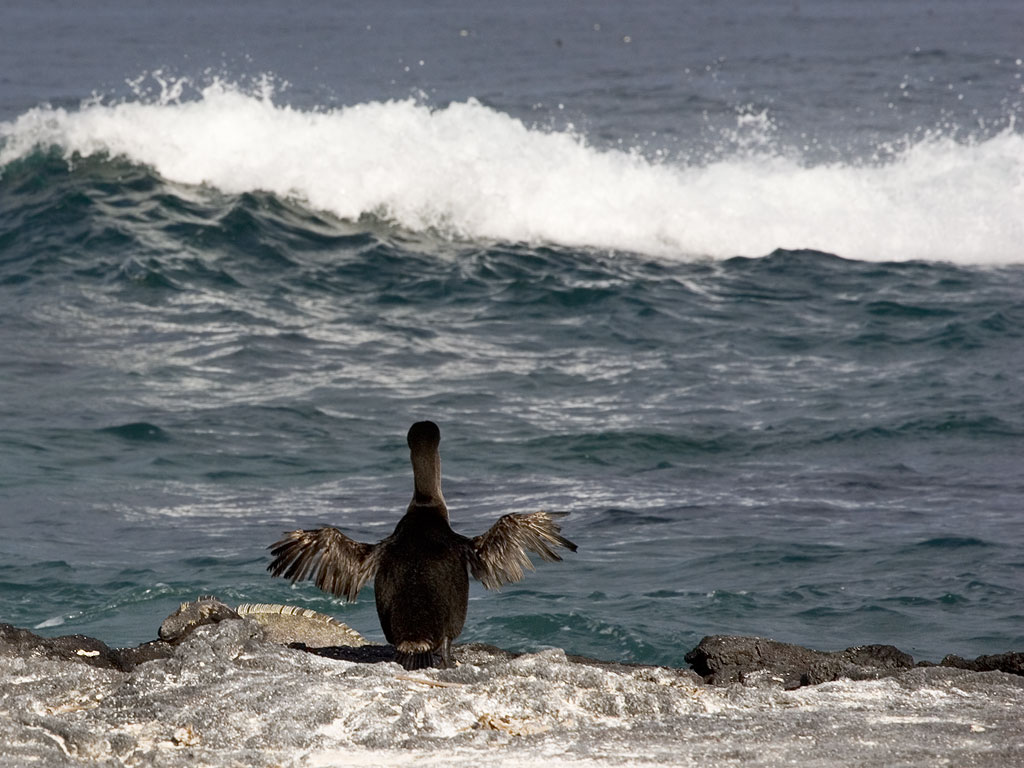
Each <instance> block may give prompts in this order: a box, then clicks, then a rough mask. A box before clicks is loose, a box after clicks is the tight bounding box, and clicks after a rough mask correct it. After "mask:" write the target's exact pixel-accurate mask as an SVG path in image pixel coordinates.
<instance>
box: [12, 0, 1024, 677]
mask: <svg viewBox="0 0 1024 768" xmlns="http://www.w3.org/2000/svg"><path fill="white" fill-rule="evenodd" d="M801 6H802V7H800V8H797V7H795V6H793V5H792V4H790V3H785V4H779V5H777V6H776V5H774V4H758V5H757V6H756V9H755V6H754V5H750V6H749V7H747V5H745V4H736V5H735V6H730V8H729V9H717V10H715V11H714V12H711V11H708V10H707V9H702V10H699V11H698V10H694V9H691V10H693V15H691V16H686V17H685V18H684V16H683V15H681V13H680V11H679V10H678V8H677V7H676V6H675V5H671V6H670V5H666V4H657V3H641V4H638V5H637V6H636V7H635V10H634V11H633V12H631V13H626V12H625V11H621V10H620V11H616V12H612V11H608V10H600V9H592V8H587V7H586V6H583V5H580V6H578V7H577V6H572V9H573V12H572V13H569V12H568V11H567V10H566V9H564V8H561V7H560V8H559V9H548V10H544V9H542V8H539V7H538V8H537V9H534V11H535V12H534V13H532V14H529V13H526V12H522V11H515V10H512V9H509V8H498V7H497V6H494V7H491V8H489V9H488V6H482V5H478V4H473V5H472V6H470V5H465V6H463V5H462V4H459V3H453V4H451V5H450V7H446V9H447V11H448V13H447V15H439V14H432V13H428V12H426V11H418V12H413V11H411V10H409V9H406V8H402V7H400V6H399V5H398V4H391V5H388V4H384V5H381V6H379V7H376V8H375V9H374V10H368V9H366V8H360V9H346V8H344V7H335V6H330V7H328V6H326V5H325V6H323V7H321V6H317V5H310V6H309V7H308V8H307V7H304V8H303V9H301V11H296V15H295V17H296V18H302V19H305V20H306V21H307V22H308V25H307V27H305V28H304V31H302V33H301V37H300V32H299V31H298V30H297V29H295V28H293V26H292V24H293V22H294V19H292V21H287V22H286V21H282V20H281V19H279V17H278V16H274V14H275V13H276V11H275V10H274V8H273V7H272V6H270V5H269V4H268V5H266V6H263V5H260V4H256V5H255V6H253V7H254V8H255V9H256V10H255V11H253V12H252V13H251V14H248V15H245V14H243V11H242V10H241V9H239V8H235V7H234V6H232V5H231V4H224V5H223V6H218V9H217V10H215V11H212V10H211V11H202V10H199V11H196V12H197V13H200V12H204V13H205V12H208V13H209V14H212V15H211V16H210V17H209V19H208V21H209V24H207V25H205V26H203V27H202V30H201V31H199V32H196V33H195V34H194V35H191V36H190V35H185V34H184V33H182V32H181V30H182V29H184V28H185V26H187V25H185V22H184V21H183V18H184V17H181V16H178V15H173V16H172V17H170V18H163V17H162V16H161V14H164V13H165V12H164V11H156V10H150V11H147V13H151V14H155V15H154V16H153V17H152V18H150V17H144V16H142V15H137V14H143V11H141V10H136V11H135V12H134V14H135V15H133V14H128V13H126V14H122V15H119V16H117V17H116V18H114V17H109V16H106V15H102V14H96V13H95V12H92V11H88V10H85V9H77V10H69V13H73V14H78V18H79V21H80V23H81V24H82V25H83V26H82V28H83V29H93V30H96V29H99V30H101V31H102V30H106V33H107V36H108V37H110V38H111V39H114V40H116V42H115V43H112V44H113V45H115V46H122V49H123V52H124V56H123V57H121V58H120V60H119V62H118V61H114V60H112V59H110V58H109V57H105V56H102V55H101V54H102V51H101V43H102V39H105V38H103V36H102V35H101V37H100V38H97V40H94V41H93V42H89V41H88V40H87V39H86V38H85V37H82V38H81V39H78V38H76V42H75V43H74V45H73V46H72V48H73V49H74V50H76V51H78V52H79V54H80V59H81V61H84V62H86V63H85V64H84V65H82V66H71V64H70V62H69V60H67V59H62V58H61V56H65V54H60V53H56V54H54V56H55V58H54V59H53V60H52V61H50V62H49V63H48V64H47V65H46V66H45V67H44V66H43V65H40V64H31V63H30V62H29V59H28V58H26V57H27V56H28V53H27V52H28V50H29V49H30V47H31V46H30V42H31V40H32V39H33V38H32V35H37V36H38V35H42V34H44V33H45V32H46V31H47V30H49V31H50V32H53V31H54V30H55V27H54V26H53V25H54V23H55V22H53V20H52V18H50V17H46V16H44V15H41V14H40V12H37V11H34V10H32V8H31V7H30V6H29V5H27V4H26V5H24V6H21V5H17V6H16V9H15V11H12V16H11V18H12V19H14V20H15V22H14V23H15V26H12V27H9V29H12V28H16V29H20V30H21V31H22V33H23V34H22V35H21V36H20V37H18V36H17V35H15V36H14V37H18V39H17V40H13V38H12V35H11V34H10V33H6V32H5V35H6V37H5V42H6V43H8V44H5V45H0V50H5V51H6V52H5V53H3V54H0V55H2V56H3V57H5V58H6V60H7V63H8V64H9V65H10V66H9V71H11V72H13V73H14V74H13V75H12V77H11V79H9V80H6V81H4V82H3V83H0V467H2V469H0V508H2V516H0V620H2V621H6V622H11V623H14V624H17V625H19V626H27V627H33V628H36V630H37V631H39V632H43V633H46V634H61V633H68V632H85V633H89V634H93V635H96V636H99V637H101V638H102V639H104V640H106V641H108V642H110V643H112V644H129V643H137V642H142V641H144V640H148V639H151V638H153V637H154V636H155V633H156V628H157V626H158V625H159V622H160V620H161V619H162V618H163V617H164V616H166V615H167V614H168V613H170V612H171V611H172V610H173V609H174V608H175V607H176V606H177V604H178V602H180V601H182V600H186V599H192V598H194V597H195V596H196V595H197V594H200V593H215V594H217V595H218V596H220V597H222V598H223V599H226V600H228V601H237V602H243V601H259V602H287V603H292V604H298V605H303V606H308V607H312V608H315V609H317V610H320V611H326V612H328V613H331V614H333V615H336V616H338V617H339V618H341V619H342V620H343V621H346V622H348V623H350V624H351V625H352V626H354V627H355V628H356V629H358V630H360V631H361V632H363V633H364V634H366V635H368V636H369V637H371V638H373V639H376V640H380V639H382V638H381V636H380V630H379V627H378V625H377V621H376V615H375V612H374V608H373V600H372V594H371V592H370V590H369V589H367V590H366V591H364V593H363V594H362V596H361V598H360V600H359V601H358V602H357V603H356V604H354V605H344V604H342V603H340V602H339V601H337V600H335V599H333V598H330V597H329V596H327V595H324V594H322V593H319V592H318V591H316V590H315V588H313V587H312V586H310V585H300V586H299V587H295V588H293V587H290V586H289V585H288V584H286V583H284V582H282V581H279V580H274V579H271V578H270V577H269V576H268V575H267V574H266V573H265V567H266V564H267V562H268V558H267V553H266V550H265V548H266V546H267V545H268V544H270V543H271V542H272V541H274V540H275V539H276V538H277V537H278V536H279V534H280V533H281V532H282V531H283V530H286V529H290V528H293V527H296V526H303V527H311V526H314V525H319V524H323V523H329V524H334V525H338V526H339V527H341V528H342V529H343V530H344V531H345V532H347V533H349V534H351V535H352V536H353V537H356V538H361V539H363V540H375V539H376V538H381V537H383V536H385V535H386V534H387V533H389V532H390V530H391V527H392V526H393V525H394V523H395V522H396V521H397V519H398V517H399V515H400V514H401V511H402V510H403V508H404V506H405V504H406V503H407V502H408V498H409V495H410V492H411V473H410V470H409V465H408V451H407V448H406V446H405V431H406V429H407V428H408V426H409V424H411V423H412V422H413V421H415V420H418V419H424V418H430V419H433V420H435V421H437V422H438V423H439V424H440V426H441V429H442V435H443V442H442V445H441V450H442V456H443V459H444V472H445V495H446V497H447V499H448V502H449V506H450V508H451V514H452V521H453V525H454V526H455V527H456V529H457V530H459V531H460V532H463V533H467V534H476V533H479V532H481V531H483V530H484V529H485V528H486V527H487V526H489V525H490V523H491V521H493V520H494V519H495V518H496V517H497V516H499V515H501V514H503V513H505V512H509V511H517V510H533V509H536V508H541V507H544V508H547V509H553V510H566V511H569V512H571V515H570V516H569V517H568V518H566V522H565V532H566V534H567V535H568V536H569V537H570V538H571V539H573V540H574V541H575V542H577V544H579V552H578V553H577V554H575V555H570V556H568V557H567V558H566V561H565V562H563V563H558V564H547V563H545V564H543V565H541V566H540V567H539V568H538V571H537V572H536V573H532V574H529V575H528V577H527V578H526V579H525V580H524V581H523V582H521V583H520V584H518V585H512V586H509V587H506V588H504V589H503V590H502V591H501V592H500V593H488V592H486V591H485V590H483V589H482V588H479V586H478V585H476V586H474V590H473V592H472V593H471V604H470V611H469V619H468V621H467V625H466V629H465V632H464V634H463V636H462V639H464V640H479V641H484V642H490V643H494V644H496V645H500V646H504V647H508V648H513V649H533V648H538V647H542V646H545V645H555V646H559V647H564V648H565V649H567V650H568V651H570V652H575V653H583V654H589V655H593V656H597V657H601V658H608V659H623V660H635V661H642V662H648V663H666V664H675V665H679V664H682V656H683V654H684V653H685V652H686V651H687V650H689V649H690V648H692V647H693V646H694V645H695V644H696V643H697V641H698V640H699V639H700V637H701V636H702V635H705V634H712V633H743V634H759V635H767V636H772V637H775V638H777V639H780V640H787V641H793V642H799V643H802V644H805V645H810V646H815V647H820V648H838V647H846V646H849V645H854V644H863V643H881V642H884V643H893V644H896V645H898V646H900V647H901V648H903V649H904V650H907V651H908V652H911V653H913V654H914V655H915V656H917V657H919V658H932V659H937V658H938V657H940V656H941V655H943V654H945V653H949V652H956V653H960V654H962V655H977V654H981V653H990V652H999V651H1005V650H1010V649H1020V648H1021V647H1022V646H1024V613H1022V611H1021V608H1020V605H1021V604H1022V597H1024V557H1022V555H1021V552H1022V551H1024V550H1022V547H1024V522H1022V521H1024V516H1022V507H1021V499H1022V497H1024V493H1022V491H1024V472H1022V471H1021V466H1022V465H1024V394H1022V393H1024V387H1022V382H1024V335H1022V330H1021V329H1022V328H1024V266H1022V264H1024V250H1022V247H1021V245H1020V244H1021V243H1022V242H1024V223H1022V222H1024V217H1022V216H1021V215H1020V213H1021V211H1022V210H1024V196H1022V195H1024V191H1022V190H1024V187H1022V186H1021V183H1020V179H1021V174H1022V173H1024V138H1022V136H1021V133H1020V129H1019V127H1017V123H1016V117H1017V115H1018V114H1019V113H1020V108H1021V107H1020V102H1021V85H1020V74H1021V72H1022V71H1024V66H1022V64H1021V59H1020V58H1019V57H1020V56H1022V55H1024V49H1021V48H1020V42H1019V41H1020V39H1021V38H1020V36H1016V37H1014V36H1013V35H1012V34H1011V33H1010V32H1008V31H1007V30H1009V29H1012V28H1014V25H1016V28H1017V29H1021V28H1022V26H1021V25H1022V24H1024V14H1022V13H1021V12H1020V10H1019V9H1017V8H1016V6H1014V5H1012V4H1008V5H1005V6H1003V5H1000V4H999V3H993V4H992V9H991V10H992V13H991V14H990V15H989V16H988V17H986V18H987V19H988V20H987V21H985V20H981V19H978V18H973V17H971V18H970V19H967V20H965V17H964V16H963V14H964V11H962V10H958V9H959V6H958V5H953V4H950V5H948V6H947V5H942V4H939V5H937V6H935V8H933V9H932V12H931V14H930V15H928V16H927V17H925V16H922V15H921V14H922V13H923V11H919V10H912V9H910V7H909V6H908V7H906V8H904V7H903V6H902V5H900V6H898V7H897V6H895V5H892V4H870V3H868V4H859V5H857V7H856V9H853V10H849V9H847V6H846V5H845V4H833V3H824V2H823V3H806V4H801ZM76 8H77V7H76ZM695 8H696V7H695ZM701 8H703V7H701ZM894 8H896V9H897V10H893V9H894ZM915 8H916V6H915ZM709 14H710V15H709ZM751 14H754V16H756V19H753V20H752V17H751ZM158 16H160V18H157V17H158ZM260 19H263V20H264V21H266V20H269V19H278V23H277V26H276V27H275V29H276V33H275V34H276V36H275V35H271V34H270V33H269V32H267V30H266V28H265V27H263V26H260V25H259V24H257V22H258V21H259V20H260ZM880 19H883V20H885V21H886V22H887V26H884V27H883V28H884V29H886V30H887V31H886V33H885V34H884V35H881V36H871V35H868V33H867V30H868V29H878V26H877V23H878V22H879V20H880ZM753 21H756V22H757V23H756V24H754V23H753ZM147 22H154V23H153V24H150V23H147ZM155 22H159V23H155ZM954 22H956V23H954ZM268 23H269V22H268ZM231 24H236V25H238V28H239V29H241V30H242V32H244V34H240V35H236V36H234V37H232V36H230V35H228V34H227V32H226V31H225V30H227V29H229V27H230V26H231ZM510 24H511V25H512V26H510ZM183 25H185V26H183ZM251 25H256V26H255V27H253V28H250V26H251ZM872 25H874V26H872ZM5 26H6V25H5ZM256 27H258V29H257V28H256ZM766 27H767V28H769V29H770V30H774V32H775V34H763V33H762V32H758V29H760V30H764V29H765V28H766ZM311 29H312V31H310V30H311ZM510 30H514V32H515V33H514V34H513V31H510ZM673 30H674V32H673ZM815 31H817V32H816V34H812V33H814V32H815ZM371 33H372V34H374V35H377V37H374V38H373V40H375V41H377V44H373V43H372V41H370V40H369V38H368V37H367V35H369V34H371ZM133 34H134V35H137V36H141V39H143V40H148V44H147V45H141V44H139V45H136V43H135V42H132V40H134V39H135V38H134V37H132V35H133ZM822 35H825V36H826V38H827V39H828V40H831V43H830V44H829V45H827V46H826V45H825V44H824V43H823V42H822V39H823V38H822V37H821V36H822ZM271 38H274V39H276V40H277V42H278V46H277V47H274V46H273V45H272V44H271V43H272V40H271ZM627 38H628V39H627ZM698 39H699V44H698V43H697V42H695V41H696V40H698ZM12 40H13V42H12ZM687 41H690V43H692V44H690V45H682V43H685V42H687ZM341 43H345V44H344V45H342V44H341ZM744 43H749V45H744ZM12 45H13V46H14V48H13V49H12V47H11V46H12ZM1015 46H1016V47H1015ZM328 47H330V48H331V49H332V50H337V51H338V52H339V53H338V57H337V58H334V59H332V58H330V57H329V56H327V55H326V50H327V48H328ZM12 50H13V51H14V53H12ZM18 51H20V52H21V54H22V55H21V56H20V57H19V56H18V53H17V52H18ZM286 54H287V55H286ZM68 55H69V54H68ZM147 57H148V58H147ZM421 60H422V61H423V63H422V64H420V61H421ZM407 67H408V68H409V69H408V71H406V68H407ZM14 75H16V77H15V76H14ZM356 75H358V77H356ZM125 80H129V81H130V82H129V83H128V84H125ZM284 80H287V83H285V82H283V81H284ZM14 82H17V83H19V84H20V85H18V86H15V85H14ZM946 86H950V87H946ZM94 91H95V93H94ZM890 102H891V103H890Z"/></svg>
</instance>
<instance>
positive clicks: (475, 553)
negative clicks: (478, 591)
mask: <svg viewBox="0 0 1024 768" xmlns="http://www.w3.org/2000/svg"><path fill="white" fill-rule="evenodd" d="M566 514H567V513H565V512H544V511H543V510H541V511H540V512H529V513H516V512H513V513H512V514H508V515H504V516H503V517H500V518H498V522H496V523H495V524H494V525H492V526H491V528H490V530H489V531H487V532H486V533H482V534H480V535H479V536H475V537H474V538H472V539H470V544H471V547H472V554H471V556H470V560H469V567H470V570H471V571H472V573H473V578H475V579H479V580H480V582H481V583H482V584H483V585H484V586H485V587H487V588H488V589H498V588H499V587H500V586H501V585H502V584H511V583H512V582H515V581H519V580H520V579H521V578H523V569H524V568H529V569H530V570H531V571H532V570H533V563H531V562H530V558H529V556H528V555H527V554H526V551H527V550H529V551H530V552H534V553H536V554H538V555H540V556H541V557H542V558H544V559H545V560H552V561H553V560H561V559H562V558H561V556H560V555H559V554H558V553H557V552H555V550H554V547H565V548H566V549H570V550H572V551H573V552H575V551H576V545H575V544H573V543H572V542H571V541H569V540H568V539H567V538H565V537H564V536H562V535H561V533H560V531H561V528H559V526H558V525H557V524H556V523H555V520H554V519H555V518H556V517H564V516H565V515H566Z"/></svg>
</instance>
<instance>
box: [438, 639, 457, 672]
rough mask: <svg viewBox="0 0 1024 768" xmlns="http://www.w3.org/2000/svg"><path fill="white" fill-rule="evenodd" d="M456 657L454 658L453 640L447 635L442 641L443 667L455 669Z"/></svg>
mask: <svg viewBox="0 0 1024 768" xmlns="http://www.w3.org/2000/svg"><path fill="white" fill-rule="evenodd" d="M454 667H455V659H454V658H452V641H451V638H449V637H446V638H445V639H444V640H442V641H441V669H453V668H454Z"/></svg>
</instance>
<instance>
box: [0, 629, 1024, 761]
mask: <svg viewBox="0 0 1024 768" xmlns="http://www.w3.org/2000/svg"><path fill="white" fill-rule="evenodd" d="M712 640H714V639H713V638H706V640H705V642H704V643H702V646H705V650H707V649H708V648H712V649H717V651H716V653H717V654H718V656H715V658H721V659H723V660H724V661H725V662H727V663H726V664H725V667H723V670H724V669H725V668H729V669H735V668H736V667H737V666H738V665H737V664H734V663H732V662H731V661H730V660H729V659H728V658H726V657H725V656H724V655H723V654H724V653H725V651H726V650H727V649H728V647H729V646H730V645H733V646H734V648H735V651H736V653H737V654H739V653H740V652H744V653H747V654H748V655H749V654H751V653H754V654H755V655H756V654H760V657H759V658H756V659H755V660H754V663H753V665H752V667H751V668H752V669H753V667H757V666H758V665H760V667H759V668H760V669H763V670H768V671H767V672H765V673H763V674H760V675H758V674H756V673H755V672H754V671H751V672H748V673H744V674H745V676H746V678H747V682H748V684H746V685H744V684H742V683H736V682H733V683H729V684H725V683H724V679H723V680H720V681H719V684H718V685H707V684H705V683H704V682H703V681H702V680H701V679H700V678H698V677H697V676H696V675H695V674H694V673H693V672H691V671H690V670H680V669H667V668H662V667H649V666H642V665H628V664H614V663H602V662H596V661H594V660H591V659H582V658H572V659H571V658H569V657H567V656H566V654H565V653H564V652H563V651H561V650H558V649H550V650H545V651H542V652H540V653H533V654H522V655H515V654H511V653H508V652H506V651H501V650H500V649H495V648H491V647H489V646H484V645H478V644H470V645H463V646H460V647H458V648H457V649H456V658H457V659H458V660H459V662H460V665H459V666H458V667H457V668H456V669H450V670H436V669H431V670H423V671H419V672H414V673H410V672H406V671H405V670H403V669H402V668H401V667H399V666H398V665H397V664H394V663H389V662H388V661H387V660H386V654H387V653H388V649H386V648H383V647H381V646H364V647H363V648H347V649H343V652H344V653H352V654H355V653H359V654H367V655H366V656H365V657H364V658H362V659H361V660H363V661H379V662H381V663H357V662H355V661H352V660H342V659H339V658H331V657H330V656H331V655H332V652H331V651H330V650H328V649H320V651H319V652H318V653H308V652H303V651H301V650H298V649H295V648H290V647H287V646H282V645H278V644H275V643H271V642H269V641H268V640H267V639H266V638H265V637H264V632H263V629H262V628H261V627H260V626H259V625H258V624H256V623H255V622H253V621H238V620H233V621H223V622H221V623H217V624H210V625H207V626H201V627H199V628H197V629H196V630H195V631H194V632H192V633H191V634H190V635H189V636H188V637H187V638H185V639H184V640H183V641H182V642H181V643H180V644H178V645H170V644H167V643H148V644H146V645H145V646H140V648H139V649H130V650H131V651H132V653H127V652H126V651H125V649H111V648H108V647H107V646H106V645H104V644H103V643H100V642H99V641H97V640H94V639H92V638H86V637H83V636H69V637H65V638H53V639H44V638H39V637H37V636H35V635H33V634H32V633H31V632H28V631H27V630H19V629H16V628H14V627H10V626H7V625H0V766H24V765H33V764H34V765H44V766H65V765H68V766H70V765H75V766H78V765H97V766H128V765H145V766H168V767H172V768H177V767H178V766H181V767H182V768H184V766H194V765H204V766H213V767H214V768H219V767H220V766H237V765H246V766H258V767H262V766H276V765H281V766H329V765H342V764H345V765H382V766H390V765H403V766H405V765H411V764H416V765H425V766H447V765H453V766H460V767H461V766H473V767H474V768H477V766H480V765H484V764H485V765H488V766H509V767H510V768H511V767H512V766H516V768H523V767H526V768H534V767H536V768H540V767H541V766H544V768H549V767H550V765H552V764H559V765H563V764H564V765H575V766H612V765H615V766H622V765H628V766H648V765H652V766H653V765H673V766H676V765H681V766H690V765H692V766H697V765H701V766H705V765H709V764H710V765H716V766H739V765H743V766H782V765H794V764H795V765H802V766H833V765H841V764H847V765H853V764H856V765H858V766H889V765H894V764H899V765H909V766H922V767H923V766H932V765H936V764H954V765H974V766H982V767H983V768H987V767H988V766H992V767H995V766H1007V765H1022V764H1024V725H1022V723H1021V717H1020V713H1021V712H1022V711H1024V678H1022V677H1020V676H1015V675H1010V674H1006V673H1003V672H973V671H969V670H965V669H957V668H953V667H938V666H932V667H927V668H924V667H909V668H908V667H904V666H901V663H902V657H901V656H899V655H895V654H894V655H892V660H893V665H892V666H891V667H889V668H886V669H885V671H886V673H887V675H888V676H887V677H881V678H878V679H867V680H851V679H847V678H843V679H838V680H834V681H831V682H824V683H822V684H819V685H814V686H805V687H801V688H799V689H796V690H785V689H784V687H783V685H782V684H781V683H779V682H778V681H772V680H770V678H769V676H770V675H773V674H774V673H773V672H771V669H772V667H771V666H770V665H768V666H765V665H764V664H763V661H764V660H765V659H766V658H768V659H770V658H772V655H773V654H776V655H777V654H779V653H783V652H784V653H787V654H788V653H789V650H788V649H787V648H786V647H785V646H784V644H777V645H772V644H771V641H764V640H759V639H757V638H726V639H719V640H718V641H716V642H711V641H712ZM740 641H743V642H740ZM789 648H796V646H791V647H789ZM373 649H376V650H373ZM743 649H746V650H745V651H744V650H743ZM803 650H805V651H806V649H803ZM854 650H855V649H851V651H847V652H840V654H839V656H838V657H836V656H830V655H828V654H825V657H826V658H825V659H822V657H820V656H818V655H816V654H817V652H813V651H812V652H808V653H809V654H810V655H809V656H807V657H806V658H803V657H801V658H803V661H802V662H801V663H804V662H808V663H810V664H811V665H812V667H813V668H815V669H818V668H819V667H815V666H814V665H817V664H821V663H826V666H827V663H828V662H835V663H836V664H837V665H839V666H842V665H843V664H850V665H851V666H850V667H849V668H850V669H853V668H855V667H864V668H868V667H869V666H870V665H869V664H864V663H862V662H863V658H862V657H861V656H859V655H858V654H857V653H855V652H852V651H854ZM341 652H342V651H336V653H341ZM374 654H375V655H374ZM844 654H845V655H844ZM897 654H898V652H897ZM869 655H870V656H871V658H873V659H874V658H876V657H875V656H874V654H869ZM143 656H145V657H146V658H143ZM883 656H884V654H883ZM708 657H709V658H711V656H710V655H709V656H708ZM787 658H788V657H787ZM787 663H789V662H787ZM794 663H795V662H794ZM799 666H800V665H799V664H797V666H796V667H793V670H794V671H793V672H792V673H791V674H790V675H788V677H790V679H791V678H792V674H796V671H795V670H796V669H797V667H799ZM828 669H829V670H832V667H828ZM836 669H838V667H836ZM879 669H881V667H880V668H879ZM721 674H722V676H723V678H724V677H725V676H726V675H725V673H724V671H723V672H722V673H721ZM731 674H732V673H731V672H730V673H729V675H731ZM801 674H803V673H801ZM829 674H832V672H831V671H830V672H829ZM776 676H778V677H783V678H786V677H787V675H776Z"/></svg>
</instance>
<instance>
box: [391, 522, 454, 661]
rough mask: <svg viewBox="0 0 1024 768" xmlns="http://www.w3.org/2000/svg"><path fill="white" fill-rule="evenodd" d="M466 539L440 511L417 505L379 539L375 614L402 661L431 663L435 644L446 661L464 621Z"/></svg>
mask: <svg viewBox="0 0 1024 768" xmlns="http://www.w3.org/2000/svg"><path fill="white" fill-rule="evenodd" d="M468 544H469V542H468V540H467V539H466V538H465V537H464V536H460V535H459V534H457V533H455V531H453V530H452V529H451V526H450V525H449V524H448V521H447V520H446V519H445V514H444V513H443V512H441V511H440V510H438V509H437V508H435V507H416V506H413V507H412V508H411V509H410V510H409V511H408V512H407V513H406V514H405V517H403V518H402V519H401V520H400V521H399V523H398V526H397V527H396V528H395V532H394V533H393V534H391V536H390V537H388V539H386V540H385V541H384V542H382V545H381V546H382V551H381V554H380V564H379V566H378V568H377V576H376V578H375V579H374V582H373V591H374V596H375V598H376V601H377V616H378V617H379V618H380V625H381V628H382V629H383V630H384V637H386V638H387V641H388V642H389V643H392V644H393V645H394V646H395V648H396V649H398V655H399V660H400V661H401V662H402V664H403V666H406V667H407V668H410V669H415V668H417V667H423V666H430V664H431V663H432V661H431V651H432V650H433V649H439V650H441V653H442V657H443V662H444V661H447V659H445V658H444V657H445V656H446V655H447V644H448V643H449V642H450V641H451V639H453V638H456V637H458V636H459V634H460V633H461V632H462V626H463V624H465V622H466V607H467V606H468V604H469V572H468V563H467V553H468ZM407 649H408V650H407ZM416 649H422V650H416Z"/></svg>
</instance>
